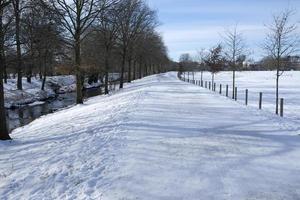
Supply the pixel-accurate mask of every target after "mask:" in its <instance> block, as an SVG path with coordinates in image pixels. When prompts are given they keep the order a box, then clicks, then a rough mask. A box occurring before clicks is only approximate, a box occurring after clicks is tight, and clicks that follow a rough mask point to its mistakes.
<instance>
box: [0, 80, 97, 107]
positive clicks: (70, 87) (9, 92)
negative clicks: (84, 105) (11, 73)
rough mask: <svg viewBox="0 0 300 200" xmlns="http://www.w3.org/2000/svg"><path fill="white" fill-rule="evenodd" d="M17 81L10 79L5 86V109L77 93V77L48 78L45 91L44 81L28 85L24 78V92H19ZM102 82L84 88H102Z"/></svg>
mask: <svg viewBox="0 0 300 200" xmlns="http://www.w3.org/2000/svg"><path fill="white" fill-rule="evenodd" d="M16 81H17V80H16V79H8V82H7V84H4V95H5V107H6V108H12V107H19V106H22V105H25V104H32V103H34V102H36V101H43V100H46V99H49V98H53V97H55V96H56V94H64V93H71V92H75V91H76V79H75V76H72V75H68V76H51V77H47V79H46V84H45V90H44V91H43V90H41V87H42V80H40V79H36V78H32V82H31V83H28V82H27V81H26V78H23V80H22V81H23V90H22V91H20V90H17V87H16ZM101 84H102V83H101V82H100V81H98V82H97V83H92V84H89V83H87V82H85V83H84V88H87V89H88V88H94V87H100V86H101ZM32 105H34V104H32Z"/></svg>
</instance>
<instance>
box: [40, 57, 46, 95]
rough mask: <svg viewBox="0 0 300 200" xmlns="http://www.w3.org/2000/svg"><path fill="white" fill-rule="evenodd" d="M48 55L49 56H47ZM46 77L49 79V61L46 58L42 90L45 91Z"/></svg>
mask: <svg viewBox="0 0 300 200" xmlns="http://www.w3.org/2000/svg"><path fill="white" fill-rule="evenodd" d="M46 55H47V54H46ZM46 77H47V61H46V57H45V63H44V77H43V82H42V88H41V89H42V90H43V91H44V90H45V84H46Z"/></svg>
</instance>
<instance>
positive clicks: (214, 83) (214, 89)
mask: <svg viewBox="0 0 300 200" xmlns="http://www.w3.org/2000/svg"><path fill="white" fill-rule="evenodd" d="M215 91H216V83H214V92H215Z"/></svg>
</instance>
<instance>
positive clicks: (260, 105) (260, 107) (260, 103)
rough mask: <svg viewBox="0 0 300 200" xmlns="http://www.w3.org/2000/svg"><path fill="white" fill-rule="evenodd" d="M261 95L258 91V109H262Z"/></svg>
mask: <svg viewBox="0 0 300 200" xmlns="http://www.w3.org/2000/svg"><path fill="white" fill-rule="evenodd" d="M262 96H263V93H262V92H260V93H259V109H260V110H261V109H262Z"/></svg>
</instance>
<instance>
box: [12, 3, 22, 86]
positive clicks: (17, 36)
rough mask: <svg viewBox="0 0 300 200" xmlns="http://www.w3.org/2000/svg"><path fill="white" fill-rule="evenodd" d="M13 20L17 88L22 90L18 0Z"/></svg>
mask: <svg viewBox="0 0 300 200" xmlns="http://www.w3.org/2000/svg"><path fill="white" fill-rule="evenodd" d="M14 12H15V22H16V26H15V28H16V30H15V34H16V44H17V70H18V71H17V73H18V80H17V88H18V90H22V55H21V41H20V21H21V20H20V2H19V0H18V1H16V2H15V8H14Z"/></svg>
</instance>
